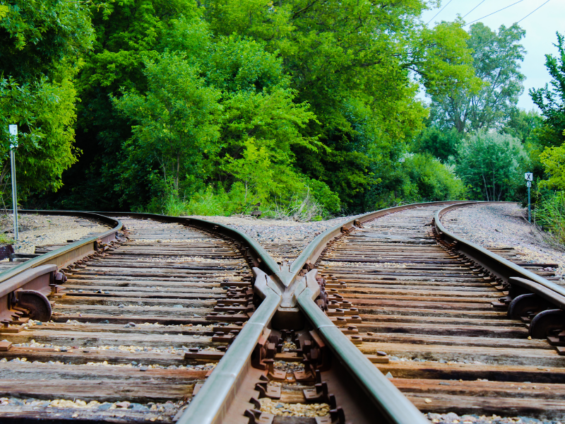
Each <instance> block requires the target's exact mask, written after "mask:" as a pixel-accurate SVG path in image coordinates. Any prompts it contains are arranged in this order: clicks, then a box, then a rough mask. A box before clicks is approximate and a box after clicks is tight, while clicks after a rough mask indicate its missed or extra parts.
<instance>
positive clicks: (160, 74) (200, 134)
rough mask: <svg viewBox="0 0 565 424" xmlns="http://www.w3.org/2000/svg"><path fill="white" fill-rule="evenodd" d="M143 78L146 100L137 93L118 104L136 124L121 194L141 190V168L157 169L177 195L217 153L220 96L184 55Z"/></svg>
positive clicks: (154, 66)
mask: <svg viewBox="0 0 565 424" xmlns="http://www.w3.org/2000/svg"><path fill="white" fill-rule="evenodd" d="M144 74H145V76H146V77H147V82H148V90H147V94H146V95H142V94H139V93H136V92H133V91H132V92H128V93H126V94H125V95H124V96H122V97H121V98H116V99H114V103H115V105H116V107H117V109H118V110H119V111H120V112H122V113H123V114H124V115H126V116H127V117H128V118H129V119H130V120H131V121H132V123H133V127H132V132H133V137H132V139H131V140H130V141H129V142H128V143H127V145H126V146H125V149H126V151H127V152H128V153H129V160H128V161H126V162H125V166H124V167H123V168H122V172H123V173H125V175H124V178H123V180H124V182H126V185H125V186H124V187H123V188H122V190H123V191H124V192H126V193H127V192H128V191H130V190H134V189H137V190H139V188H140V185H139V184H138V183H136V179H137V178H139V177H142V175H139V169H138V165H139V163H140V162H141V163H149V164H152V163H155V164H158V170H159V173H160V174H161V176H162V178H163V181H164V183H165V185H168V184H170V186H171V188H172V189H173V190H174V191H175V192H178V191H179V188H180V187H179V181H180V180H181V178H184V177H185V176H186V175H198V174H202V173H203V165H202V162H203V158H204V156H205V155H213V154H215V153H217V150H218V148H219V147H218V145H217V140H218V136H219V126H218V124H217V120H218V116H217V115H218V113H219V112H220V111H221V106H220V104H219V103H218V101H219V99H220V96H221V94H220V92H219V91H218V90H216V89H214V88H213V87H208V86H207V85H206V82H205V80H204V79H203V78H200V77H199V76H198V69H197V68H194V67H192V66H191V65H190V64H189V63H188V61H187V60H186V59H185V58H184V57H182V56H180V55H175V54H165V55H163V56H162V57H160V58H159V60H158V61H157V62H154V61H150V62H147V63H145V70H144ZM150 171H153V170H152V169H151V168H149V169H147V168H141V173H142V174H143V173H144V172H147V174H148V175H151V172H150ZM137 190H136V191H137ZM135 194H136V195H138V193H135Z"/></svg>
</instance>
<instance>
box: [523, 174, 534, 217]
mask: <svg viewBox="0 0 565 424" xmlns="http://www.w3.org/2000/svg"><path fill="white" fill-rule="evenodd" d="M524 177H525V179H526V182H527V185H528V222H530V223H531V222H532V207H531V202H530V188H531V187H532V181H533V180H534V174H533V173H531V172H526V175H525V176H524Z"/></svg>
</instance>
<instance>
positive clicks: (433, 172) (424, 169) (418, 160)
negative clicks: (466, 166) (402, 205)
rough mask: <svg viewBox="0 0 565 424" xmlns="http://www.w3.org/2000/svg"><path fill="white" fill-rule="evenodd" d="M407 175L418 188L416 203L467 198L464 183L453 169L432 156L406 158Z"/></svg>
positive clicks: (423, 155)
mask: <svg viewBox="0 0 565 424" xmlns="http://www.w3.org/2000/svg"><path fill="white" fill-rule="evenodd" d="M404 165H405V167H406V173H407V174H408V177H409V178H410V181H411V182H412V184H414V185H415V186H416V193H417V197H416V198H415V199H414V201H424V202H433V201H440V200H459V199H463V198H465V195H466V191H467V190H466V188H465V185H464V184H463V181H461V179H459V178H458V177H457V176H456V175H455V173H454V172H453V169H452V167H449V166H447V165H444V164H442V163H441V162H440V161H439V160H438V159H435V158H433V157H432V156H431V155H430V154H428V153H426V154H415V155H411V156H409V157H407V158H406V160H405V163H404Z"/></svg>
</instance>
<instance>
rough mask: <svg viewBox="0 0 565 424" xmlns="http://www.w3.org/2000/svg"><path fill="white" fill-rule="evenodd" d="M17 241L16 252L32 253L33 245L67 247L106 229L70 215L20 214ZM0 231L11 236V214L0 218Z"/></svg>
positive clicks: (94, 222)
mask: <svg viewBox="0 0 565 424" xmlns="http://www.w3.org/2000/svg"><path fill="white" fill-rule="evenodd" d="M18 218H19V219H18V221H19V222H18V223H19V229H20V231H19V240H18V242H17V243H16V244H14V250H15V252H16V253H34V252H35V247H36V246H47V245H51V244H61V245H63V244H67V243H68V240H73V241H76V240H80V239H82V238H85V237H87V236H88V235H90V234H94V233H96V234H98V233H102V232H104V231H107V230H109V229H110V227H109V226H107V225H104V224H100V223H99V222H97V221H93V220H88V219H86V218H79V217H74V216H59V215H35V214H25V215H24V214H21V215H19V217H18ZM0 231H1V232H2V233H5V235H6V236H8V237H10V238H12V237H13V236H14V234H13V231H14V228H13V221H12V215H1V216H0Z"/></svg>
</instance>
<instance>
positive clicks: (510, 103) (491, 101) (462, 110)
mask: <svg viewBox="0 0 565 424" xmlns="http://www.w3.org/2000/svg"><path fill="white" fill-rule="evenodd" d="M524 35H525V31H524V30H523V29H522V28H520V27H519V26H518V24H514V25H512V26H510V27H508V28H506V27H505V26H504V25H502V26H501V27H500V28H499V30H498V32H496V31H493V30H491V29H490V28H489V27H487V26H485V25H484V24H482V23H480V22H479V23H476V24H473V25H471V28H470V30H469V39H468V42H467V45H468V47H469V48H470V49H472V51H473V53H472V56H473V65H474V68H475V72H476V76H477V77H478V78H480V80H481V84H479V85H472V86H470V87H469V88H463V89H461V87H456V86H452V88H451V90H450V91H449V92H448V93H447V94H440V95H437V94H434V93H432V119H433V120H434V121H435V122H436V123H437V124H438V125H439V126H440V127H441V128H455V129H457V131H459V132H460V133H463V132H468V131H478V130H489V129H499V128H500V127H501V126H502V125H503V124H504V123H505V122H506V121H507V120H508V119H509V118H510V116H511V115H512V113H515V109H516V104H517V103H518V97H519V96H520V94H521V93H522V91H523V86H522V81H523V80H524V75H523V74H522V73H520V62H521V61H522V60H523V59H524V53H525V51H524V48H523V47H522V45H521V44H519V41H520V40H521V39H522V38H523V37H524Z"/></svg>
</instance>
